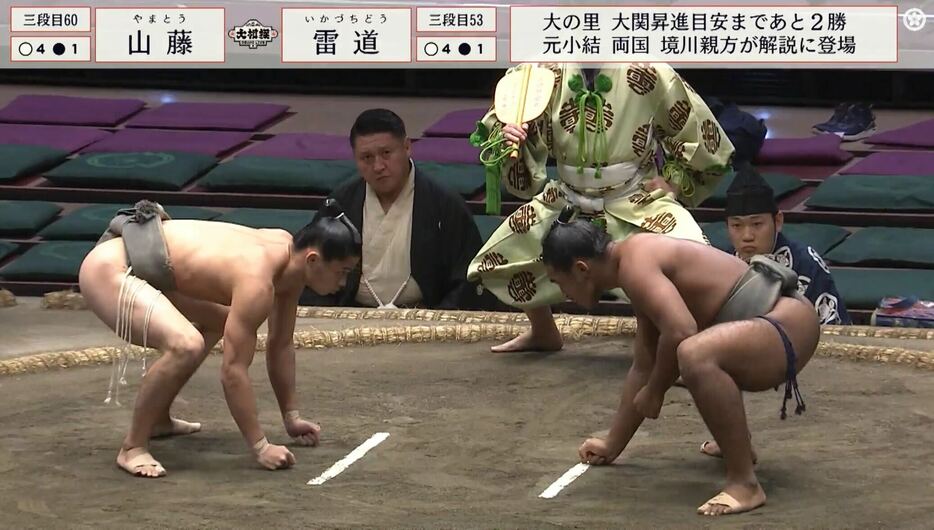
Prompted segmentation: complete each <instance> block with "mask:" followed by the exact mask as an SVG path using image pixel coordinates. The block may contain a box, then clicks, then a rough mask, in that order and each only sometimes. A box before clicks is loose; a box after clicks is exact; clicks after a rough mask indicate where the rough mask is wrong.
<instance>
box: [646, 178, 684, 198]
mask: <svg viewBox="0 0 934 530" xmlns="http://www.w3.org/2000/svg"><path fill="white" fill-rule="evenodd" d="M642 188H643V189H644V190H645V191H647V192H650V193H651V192H653V191H655V190H657V189H659V188H661V189H663V190H665V192H666V193H674V194H675V195H677V194H678V192H677V191H676V190H675V187H674V186H672V185H671V183H670V182H668V181H667V180H665V179H663V178H662V177H661V176H656V177H655V178H653V179H652V180H650V181H648V182H646V183H644V184H643V185H642Z"/></svg>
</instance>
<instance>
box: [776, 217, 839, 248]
mask: <svg viewBox="0 0 934 530" xmlns="http://www.w3.org/2000/svg"><path fill="white" fill-rule="evenodd" d="M782 233H783V234H785V237H787V238H788V239H790V240H792V241H797V242H799V243H801V244H803V245H807V246H809V247H812V248H813V249H814V250H816V251H817V253H818V254H820V255H824V254H826V253H827V252H828V251H830V249H832V248H834V247H836V246H837V245H839V244H840V242H841V241H844V240H845V239H846V238H848V237H850V232H849V231H848V230H847V229H846V228H843V227H841V226H836V225H823V224H814V223H800V224H786V225H784V226H783V227H782Z"/></svg>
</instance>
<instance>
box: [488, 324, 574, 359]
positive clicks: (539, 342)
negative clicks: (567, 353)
mask: <svg viewBox="0 0 934 530" xmlns="http://www.w3.org/2000/svg"><path fill="white" fill-rule="evenodd" d="M563 347H564V341H563V339H562V338H561V332H560V331H558V330H557V328H555V329H554V331H553V332H552V331H549V332H545V333H537V334H533V333H532V330H531V329H528V330H526V331H523V332H522V334H520V335H519V336H518V337H516V338H514V339H512V340H510V341H508V342H504V343H503V344H500V345H498V346H493V347H492V348H490V351H492V352H494V353H505V352H519V351H543V352H552V351H558V350H560V349H561V348H563Z"/></svg>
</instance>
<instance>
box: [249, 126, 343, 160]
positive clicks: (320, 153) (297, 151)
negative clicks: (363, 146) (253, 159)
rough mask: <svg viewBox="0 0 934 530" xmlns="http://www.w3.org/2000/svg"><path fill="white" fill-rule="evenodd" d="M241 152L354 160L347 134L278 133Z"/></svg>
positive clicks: (316, 158) (304, 158)
mask: <svg viewBox="0 0 934 530" xmlns="http://www.w3.org/2000/svg"><path fill="white" fill-rule="evenodd" d="M240 154H241V155H242V156H271V157H276V158H291V159H296V160H353V150H352V149H351V148H350V140H349V139H348V138H347V137H346V136H337V135H333V134H316V133H283V134H277V135H275V136H273V137H272V138H270V139H269V140H265V141H263V142H260V143H258V144H256V145H254V146H252V147H250V148H248V149H246V150H244V151H243V153H240Z"/></svg>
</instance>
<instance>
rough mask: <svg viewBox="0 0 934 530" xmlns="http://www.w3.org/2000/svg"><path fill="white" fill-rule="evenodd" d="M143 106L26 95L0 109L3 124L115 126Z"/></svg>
mask: <svg viewBox="0 0 934 530" xmlns="http://www.w3.org/2000/svg"><path fill="white" fill-rule="evenodd" d="M143 106H145V103H144V102H143V101H141V100H139V99H104V98H81V97H74V96H43V95H24V96H17V98H16V99H14V100H13V101H11V102H10V103H9V104H8V105H7V106H6V107H3V108H2V109H0V122H6V123H36V124H51V125H96V126H100V127H114V126H116V125H117V124H118V123H120V122H122V121H123V120H125V119H127V118H129V117H130V116H132V115H133V114H135V113H136V112H138V111H139V110H140V109H141V108H143Z"/></svg>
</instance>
